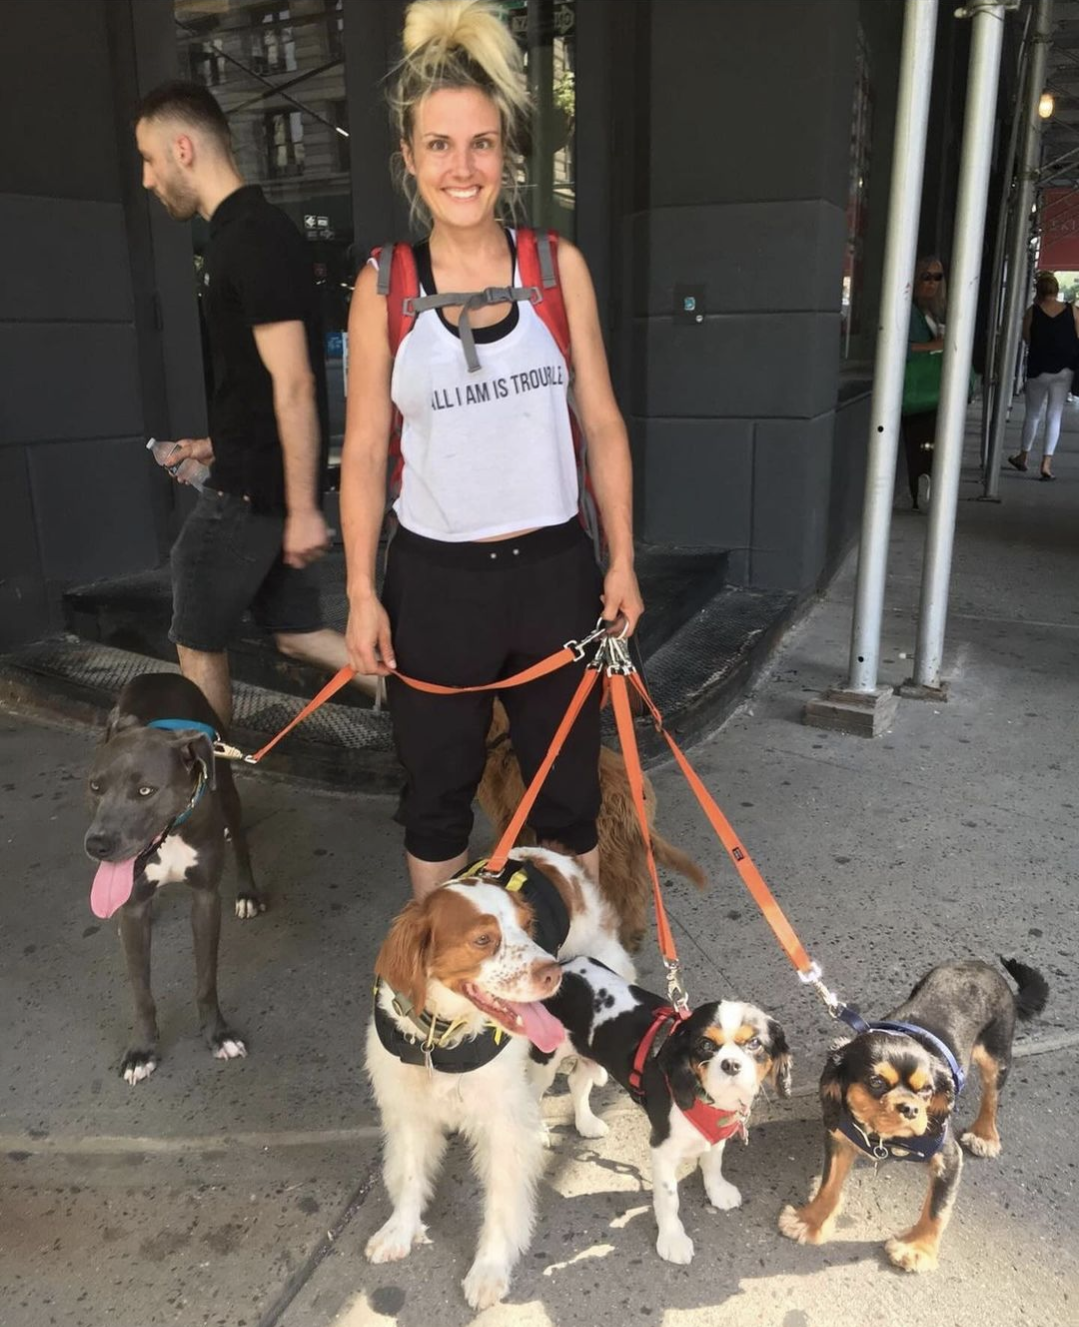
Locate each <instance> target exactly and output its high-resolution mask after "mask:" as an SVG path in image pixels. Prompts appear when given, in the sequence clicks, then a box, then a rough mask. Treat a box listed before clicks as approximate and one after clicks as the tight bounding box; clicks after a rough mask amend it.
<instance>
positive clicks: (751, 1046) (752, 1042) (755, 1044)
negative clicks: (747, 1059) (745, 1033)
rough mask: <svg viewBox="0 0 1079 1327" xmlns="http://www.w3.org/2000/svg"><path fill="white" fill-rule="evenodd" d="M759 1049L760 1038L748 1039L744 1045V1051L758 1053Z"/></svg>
mask: <svg viewBox="0 0 1079 1327" xmlns="http://www.w3.org/2000/svg"><path fill="white" fill-rule="evenodd" d="M760 1048H761V1039H760V1037H750V1039H749V1040H748V1041H747V1042H746V1043H745V1049H746V1050H747V1051H759V1050H760Z"/></svg>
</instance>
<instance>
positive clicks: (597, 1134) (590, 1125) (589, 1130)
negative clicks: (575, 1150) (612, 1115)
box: [574, 1114, 610, 1138]
mask: <svg viewBox="0 0 1079 1327" xmlns="http://www.w3.org/2000/svg"><path fill="white" fill-rule="evenodd" d="M574 1124H575V1125H576V1126H577V1132H578V1133H579V1134H580V1135H581V1137H582V1138H606V1137H607V1135H608V1134H609V1133H610V1126H609V1125H608V1124H607V1123H606V1121H605V1120H601V1119H600V1118H599V1116H598V1115H591V1114H589V1115H585V1116H584V1117H583V1118H582V1117H581V1116H578V1117H577V1119H576V1120H574Z"/></svg>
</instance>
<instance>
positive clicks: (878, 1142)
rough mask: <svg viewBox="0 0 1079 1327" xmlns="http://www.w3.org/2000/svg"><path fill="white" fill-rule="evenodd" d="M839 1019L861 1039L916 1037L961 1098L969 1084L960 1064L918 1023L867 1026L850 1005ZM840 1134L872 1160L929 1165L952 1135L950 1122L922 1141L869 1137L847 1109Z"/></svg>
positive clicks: (842, 1009)
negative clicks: (943, 1069)
mask: <svg viewBox="0 0 1079 1327" xmlns="http://www.w3.org/2000/svg"><path fill="white" fill-rule="evenodd" d="M836 1017H837V1018H839V1019H840V1020H841V1021H842V1022H844V1023H846V1024H847V1026H848V1027H850V1028H852V1029H853V1030H854V1032H855V1033H856V1034H857V1035H858V1036H862V1035H863V1034H864V1033H866V1032H890V1033H894V1034H896V1035H901V1036H908V1037H913V1038H914V1040H915V1041H920V1042H921V1043H922V1044H923V1045H924V1046H926V1047H927V1048H928V1049H929V1050H931V1051H933V1053H934V1054H935V1055H939V1056H940V1058H941V1059H942V1060H943V1061H944V1063H945V1064H946V1065H947V1066H948V1069H949V1071H950V1073H951V1075H952V1083H953V1084H954V1086H955V1095H956V1096H957V1097H958V1096H959V1094H960V1092H962V1090H963V1083H964V1082H965V1081H966V1080H965V1076H964V1074H963V1070H962V1067H961V1066H960V1064H959V1061H958V1060H957V1059H956V1058H955V1056H954V1055H953V1054H952V1051H951V1048H950V1047H949V1046H947V1045H945V1043H944V1042H943V1041H941V1039H940V1038H939V1037H938V1036H936V1034H935V1033H932V1032H929V1031H928V1030H927V1029H926V1028H923V1027H919V1026H918V1025H917V1024H916V1023H897V1022H893V1021H891V1020H888V1019H883V1020H882V1021H881V1022H879V1023H867V1022H866V1020H865V1019H864V1018H863V1017H862V1016H861V1014H859V1013H858V1011H857V1010H856V1009H852V1008H851V1007H850V1006H849V1005H841V1006H840V1007H839V1009H838V1010H837V1011H836ZM837 1128H838V1130H839V1132H840V1133H841V1134H842V1135H843V1137H844V1138H846V1139H847V1140H848V1141H850V1142H852V1143H853V1144H854V1146H855V1147H857V1148H858V1150H859V1151H860V1152H864V1153H865V1154H866V1156H868V1157H872V1158H873V1160H874V1161H888V1160H893V1161H929V1160H931V1159H932V1158H933V1157H935V1156H936V1154H937V1153H938V1152H939V1151H940V1149H941V1148H942V1147H943V1146H944V1139H945V1138H946V1137H947V1134H948V1126H947V1122H945V1125H944V1127H943V1128H942V1129H941V1130H940V1132H939V1133H935V1134H923V1135H922V1136H921V1137H920V1138H882V1137H881V1136H880V1135H879V1134H871V1133H868V1132H867V1131H866V1130H865V1129H863V1128H862V1127H861V1125H860V1124H859V1123H858V1122H857V1120H855V1118H854V1117H853V1115H851V1113H850V1111H849V1110H847V1109H846V1108H844V1110H843V1113H842V1114H841V1115H840V1117H839V1124H838V1125H837Z"/></svg>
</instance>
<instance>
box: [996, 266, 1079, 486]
mask: <svg viewBox="0 0 1079 1327" xmlns="http://www.w3.org/2000/svg"><path fill="white" fill-rule="evenodd" d="M1023 340H1024V341H1025V342H1026V343H1027V345H1028V347H1029V350H1028V352H1027V380H1026V385H1025V386H1024V389H1023V390H1024V394H1025V396H1026V401H1027V410H1026V416H1025V418H1024V419H1023V433H1022V437H1021V438H1020V440H1019V450H1018V451H1017V452H1016V454H1015V455H1014V456H1009V457H1008V464H1009V465H1010V466H1013V467H1014V468H1015V469H1016V470H1025V469H1026V468H1027V459H1028V457H1029V456H1030V453H1031V450H1032V449H1033V447H1034V439H1035V438H1036V437H1037V436H1038V433H1039V431H1040V429H1041V424H1042V420H1043V419H1044V421H1045V441H1044V443H1043V447H1042V463H1041V472H1040V476H1039V477H1040V478H1041V479H1055V478H1056V476H1055V475H1054V474H1053V453H1054V452H1055V451H1056V449H1057V441H1058V439H1059V438H1060V423H1061V419H1062V418H1063V415H1064V403H1065V402H1066V401H1067V399H1068V393H1069V392H1070V391H1071V388H1072V374H1073V372H1074V369H1075V364H1076V358H1077V357H1079V311H1077V310H1076V307H1075V305H1074V304H1065V303H1064V301H1063V300H1062V299H1061V298H1060V286H1059V285H1058V284H1057V279H1056V277H1055V276H1054V275H1053V273H1052V272H1039V273H1038V275H1037V278H1036V280H1035V283H1034V303H1033V304H1032V305H1031V306H1030V308H1029V309H1027V311H1026V314H1025V315H1024V317H1023Z"/></svg>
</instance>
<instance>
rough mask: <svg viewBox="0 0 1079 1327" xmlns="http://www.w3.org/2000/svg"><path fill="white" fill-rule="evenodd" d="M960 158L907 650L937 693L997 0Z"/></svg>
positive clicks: (1000, 35) (974, 59) (978, 19)
mask: <svg viewBox="0 0 1079 1327" xmlns="http://www.w3.org/2000/svg"><path fill="white" fill-rule="evenodd" d="M966 12H967V13H970V14H973V16H974V17H973V34H972V37H971V47H970V71H969V74H968V77H967V104H966V111H965V115H964V122H963V159H962V162H961V164H960V167H959V197H958V200H957V203H956V213H955V237H954V241H953V245H952V255H953V257H952V274H951V282H950V301H949V302H950V305H951V307H950V309H949V311H948V318H947V322H946V324H945V329H944V366H943V374H942V381H941V390H940V407H939V409H938V411H937V433H936V438H935V440H934V449H933V475H932V502H931V504H930V507H929V532H928V536H927V539H926V549H925V562H924V564H923V567H922V597H921V603H920V605H919V610H918V638H917V644H916V647H915V654H914V683H915V688H916V689H917V688H922V689H924V690H928V691H930V692H933V693H936V694H940V692H941V690H942V688H941V682H940V669H941V662H942V658H943V654H944V624H945V620H946V618H947V613H948V580H949V577H950V575H951V569H952V545H953V543H954V540H955V507H956V501H957V499H958V496H959V469H960V465H961V462H962V459H963V430H964V424H965V422H966V414H967V392H968V390H969V382H970V355H971V350H972V348H973V345H974V323H975V320H976V318H977V314H978V274H979V269H980V267H981V261H982V241H983V238H984V235H985V201H986V195H987V193H988V191H989V166H990V159H991V156H992V151H993V129H994V121H995V118H996V105H997V80H998V78H999V75H1000V52H1001V47H1002V45H1003V39H1004V5H1003V4H991V3H983V2H982V0H974V2H973V3H971V4H969V5H968V6H967V11H966Z"/></svg>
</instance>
